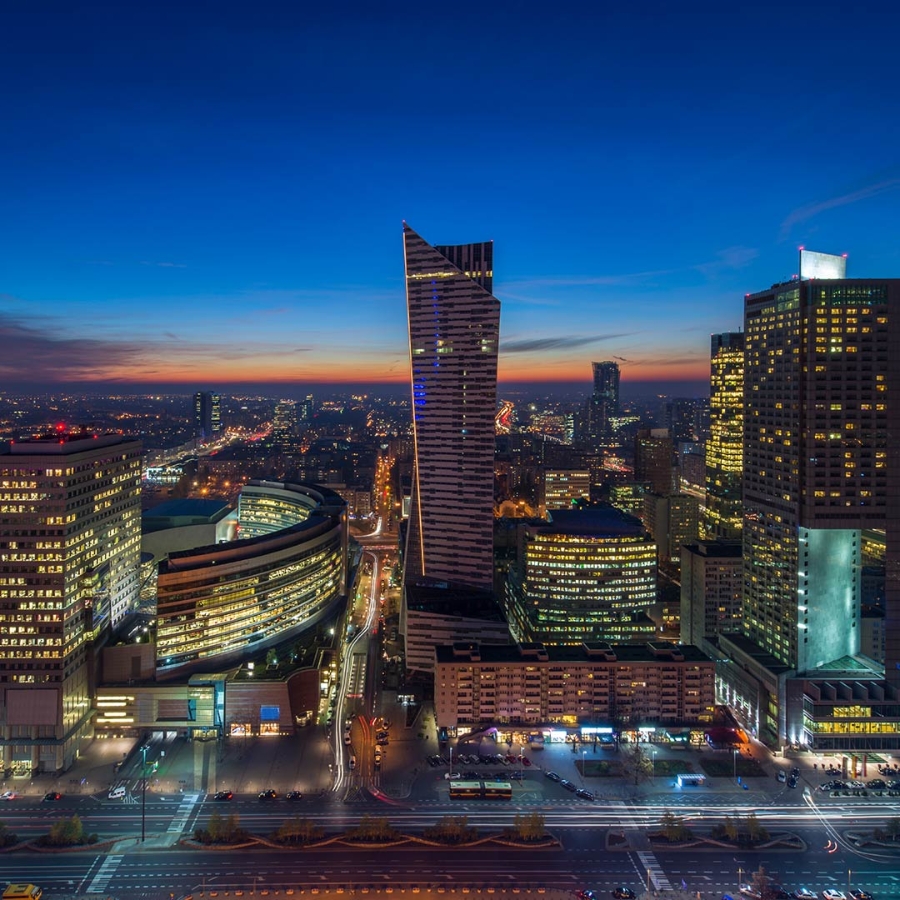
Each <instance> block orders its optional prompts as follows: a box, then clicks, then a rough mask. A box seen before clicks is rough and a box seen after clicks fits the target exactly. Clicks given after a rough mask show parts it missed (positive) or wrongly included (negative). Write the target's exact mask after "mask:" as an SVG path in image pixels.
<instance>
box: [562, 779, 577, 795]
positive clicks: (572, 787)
mask: <svg viewBox="0 0 900 900" xmlns="http://www.w3.org/2000/svg"><path fill="white" fill-rule="evenodd" d="M560 784H561V785H562V786H563V787H564V788H565V789H566V790H567V791H571V792H572V793H573V794H574V793H575V791H577V790H578V787H577V785H574V784H572V782H571V781H566V779H565V778H563V779H562V781H560Z"/></svg>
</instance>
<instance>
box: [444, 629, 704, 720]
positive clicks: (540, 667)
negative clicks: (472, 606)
mask: <svg viewBox="0 0 900 900" xmlns="http://www.w3.org/2000/svg"><path fill="white" fill-rule="evenodd" d="M435 658H436V669H435V679H434V702H435V712H436V715H437V724H438V727H439V728H442V727H447V728H456V727H458V726H472V725H478V724H484V723H496V724H503V723H510V724H528V725H538V724H541V723H560V724H563V725H567V726H575V725H579V724H583V723H589V722H590V723H602V722H606V723H616V724H617V725H619V726H631V727H637V726H641V725H657V724H658V725H678V726H691V725H695V724H703V723H709V722H711V721H712V718H713V705H714V699H715V663H714V662H713V661H712V660H710V659H708V658H707V657H706V656H704V655H703V653H701V652H700V651H699V650H698V649H697V648H696V647H690V646H683V645H676V644H668V643H647V644H642V645H633V644H627V645H624V644H623V645H615V646H614V645H610V644H605V643H587V642H586V643H584V644H581V645H580V646H558V645H544V644H539V643H538V644H514V645H508V646H497V645H485V644H481V645H479V644H476V643H457V644H453V645H444V646H439V647H437V648H435Z"/></svg>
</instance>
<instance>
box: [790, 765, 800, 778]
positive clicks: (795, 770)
mask: <svg viewBox="0 0 900 900" xmlns="http://www.w3.org/2000/svg"><path fill="white" fill-rule="evenodd" d="M791 775H796V776H797V778H799V777H800V769H798V768H797V766H794V768H793V769H791Z"/></svg>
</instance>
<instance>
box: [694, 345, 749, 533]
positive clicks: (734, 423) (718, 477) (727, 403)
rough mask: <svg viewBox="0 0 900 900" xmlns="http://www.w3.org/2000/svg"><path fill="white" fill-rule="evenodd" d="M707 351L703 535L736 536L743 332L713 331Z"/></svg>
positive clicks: (741, 449)
mask: <svg viewBox="0 0 900 900" xmlns="http://www.w3.org/2000/svg"><path fill="white" fill-rule="evenodd" d="M711 344H712V346H711V353H710V379H709V384H710V392H709V420H710V421H709V440H708V441H707V442H706V514H705V516H704V522H703V531H704V536H705V537H708V538H712V539H715V540H739V539H740V536H741V528H742V522H743V505H742V501H741V479H742V476H743V471H744V335H743V333H742V332H729V333H725V334H714V335H713V336H712V339H711Z"/></svg>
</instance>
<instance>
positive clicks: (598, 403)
mask: <svg viewBox="0 0 900 900" xmlns="http://www.w3.org/2000/svg"><path fill="white" fill-rule="evenodd" d="M591 367H592V368H593V371H594V389H593V391H592V392H591V396H590V399H589V400H588V404H587V436H588V437H589V439H590V442H591V443H592V444H593V445H594V446H595V447H596V445H597V444H602V443H603V442H604V441H606V440H608V439H609V438H610V437H611V435H612V425H611V424H610V419H612V418H613V417H614V416H617V415H618V414H619V364H618V363H614V362H595V363H591Z"/></svg>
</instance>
